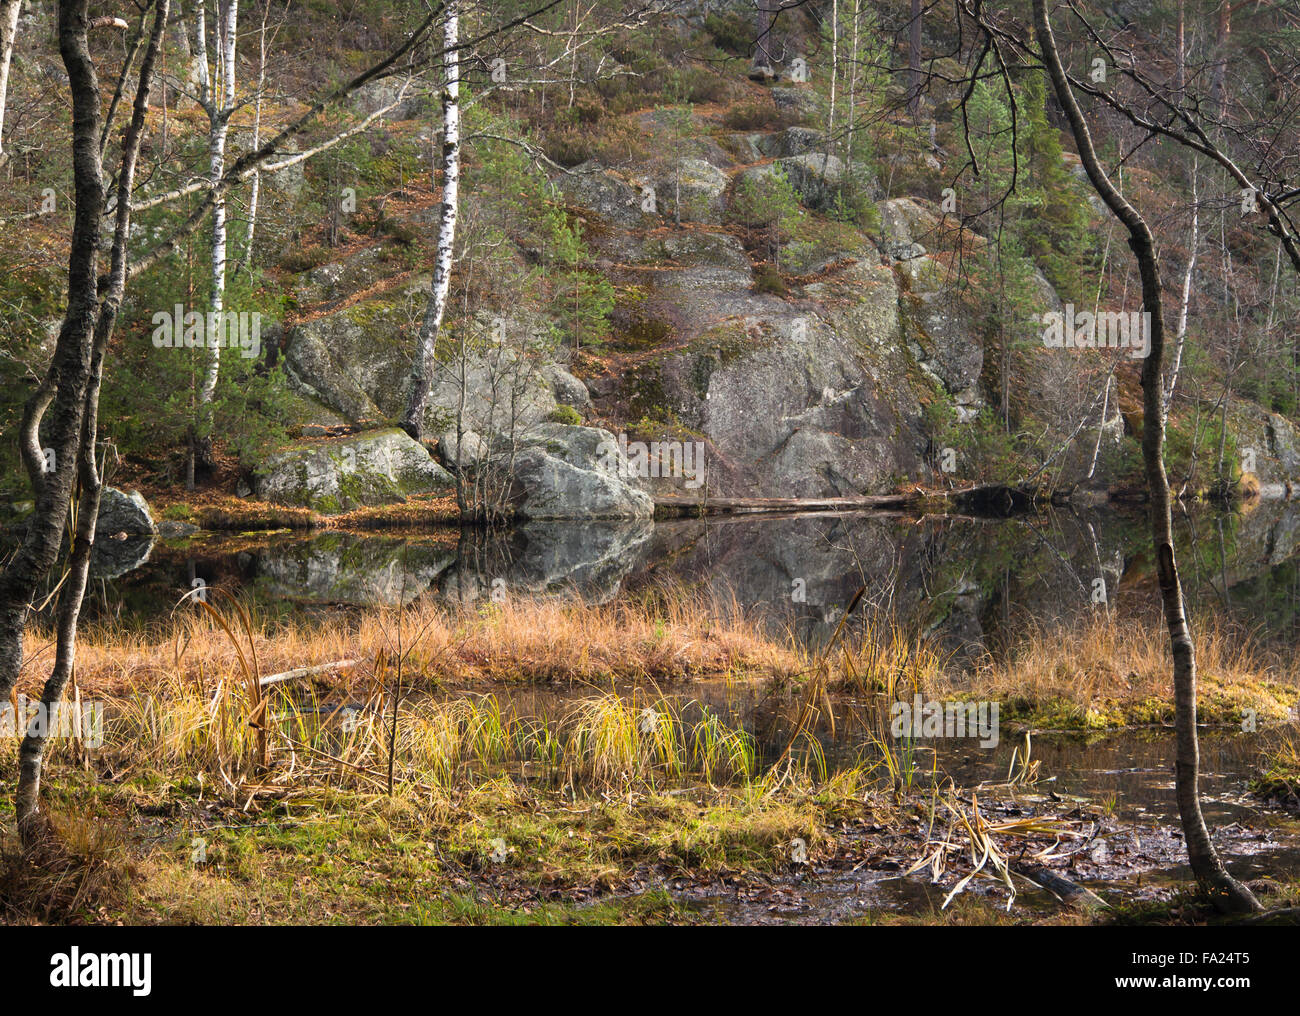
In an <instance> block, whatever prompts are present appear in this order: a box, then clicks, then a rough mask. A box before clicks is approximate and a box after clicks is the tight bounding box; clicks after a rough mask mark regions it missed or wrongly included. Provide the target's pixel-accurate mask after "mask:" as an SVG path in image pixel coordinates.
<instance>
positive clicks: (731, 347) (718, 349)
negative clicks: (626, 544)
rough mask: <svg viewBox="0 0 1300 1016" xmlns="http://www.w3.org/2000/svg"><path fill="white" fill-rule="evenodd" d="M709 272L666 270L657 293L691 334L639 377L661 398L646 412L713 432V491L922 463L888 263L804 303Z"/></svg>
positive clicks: (846, 490)
mask: <svg viewBox="0 0 1300 1016" xmlns="http://www.w3.org/2000/svg"><path fill="white" fill-rule="evenodd" d="M709 281H710V280H708V279H700V278H697V277H696V274H693V273H677V274H675V275H672V276H668V277H666V278H665V280H664V285H663V292H662V293H661V297H660V298H661V299H662V300H664V301H665V303H671V304H672V306H673V307H675V308H678V309H679V312H680V313H681V315H682V318H683V320H682V322H681V331H682V332H683V333H684V334H686V335H690V336H694V338H693V339H692V340H691V341H690V342H689V343H688V345H687V347H686V349H685V351H683V352H680V353H674V354H671V355H668V356H666V357H664V359H663V360H662V361H661V362H660V364H659V366H658V370H657V373H655V374H650V373H649V369H647V371H646V372H645V373H643V375H642V376H641V377H640V378H639V379H638V381H637V384H638V385H639V386H640V388H641V390H642V391H645V392H651V393H654V396H655V399H656V400H658V403H659V404H658V405H657V406H650V407H649V409H650V410H652V411H655V412H658V413H659V414H660V416H664V415H666V414H669V413H671V414H672V415H673V416H674V417H675V418H676V419H678V420H680V421H681V424H682V425H683V426H684V427H686V428H688V429H689V430H691V431H693V432H695V433H697V434H698V435H700V436H702V437H703V438H705V439H707V442H708V444H709V446H710V447H709V448H708V451H707V455H706V472H707V476H708V478H709V480H708V483H709V490H710V492H711V493H713V494H715V495H719V496H771V497H781V496H784V497H816V496H826V495H849V494H857V493H864V492H877V491H880V490H884V489H887V488H888V487H890V486H891V483H892V480H893V479H894V478H895V477H897V476H901V475H906V474H908V473H910V472H911V471H912V470H914V469H916V468H917V467H918V466H919V464H920V452H921V449H922V448H923V446H924V439H923V436H922V434H921V430H920V406H919V403H918V400H917V397H916V394H915V390H914V388H913V383H912V379H911V378H910V377H909V369H910V358H909V357H908V355H907V352H906V350H905V349H904V347H903V345H902V342H901V338H900V334H899V319H898V289H897V287H896V285H895V283H894V278H893V275H892V273H891V272H890V270H889V269H888V268H884V267H882V266H880V265H878V264H870V263H865V262H858V263H857V264H855V265H852V266H850V267H848V268H846V269H844V270H843V271H842V272H841V273H839V274H838V275H837V276H836V278H834V279H833V280H829V281H826V282H822V283H817V284H815V285H810V286H808V287H806V295H807V297H808V298H809V299H808V300H807V302H805V303H803V304H801V305H792V304H790V303H787V302H785V301H782V300H778V299H775V298H772V297H766V296H758V295H754V294H749V293H745V292H743V291H740V290H738V288H737V287H736V286H735V284H734V282H731V283H728V284H727V285H725V286H724V287H723V288H722V289H721V290H720V291H718V290H712V289H710V288H709V287H708V285H707V284H708V282H709ZM669 284H671V286H670V285H669ZM663 486H677V487H684V486H685V485H684V483H682V482H677V483H675V484H667V483H665V482H664V481H661V482H660V483H659V484H657V485H656V488H657V489H658V488H659V487H663ZM665 492H666V491H665ZM678 493H680V494H682V495H683V496H685V495H687V494H688V493H690V492H689V491H687V490H684V489H683V490H680V491H678ZM698 494H699V492H698V491H696V492H695V495H696V496H698Z"/></svg>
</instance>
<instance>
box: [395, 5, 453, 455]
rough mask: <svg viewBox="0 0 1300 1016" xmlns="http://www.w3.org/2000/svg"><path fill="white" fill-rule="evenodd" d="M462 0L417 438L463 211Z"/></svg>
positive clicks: (423, 339)
mask: <svg viewBox="0 0 1300 1016" xmlns="http://www.w3.org/2000/svg"><path fill="white" fill-rule="evenodd" d="M459 45H460V0H449V2H448V4H447V21H446V24H445V25H444V27H443V53H444V54H445V58H444V59H445V64H446V73H447V80H446V83H445V84H444V85H443V89H442V208H441V212H440V215H439V220H438V248H437V254H436V260H435V262H434V267H433V282H432V284H431V286H430V291H429V303H428V307H427V309H426V310H425V314H424V323H423V324H422V325H421V326H420V332H419V335H418V336H417V339H416V348H415V358H414V360H413V361H412V363H411V374H410V380H409V385H410V388H409V392H408V395H407V402H406V413H405V416H404V417H403V419H402V428H403V429H404V430H405V431H406V432H407V433H408V434H410V435H411V436H412V437H413V438H415V439H416V440H417V441H418V440H419V439H420V438H421V436H422V433H423V429H424V413H425V409H426V408H427V406H428V403H429V395H430V393H431V392H432V390H433V372H434V346H435V344H436V343H437V340H438V332H439V330H440V329H441V328H442V318H443V314H444V313H445V311H446V309H447V293H448V292H449V290H450V288H451V269H452V261H453V258H454V255H455V246H456V219H457V217H458V216H459V214H460V50H459V49H458V46H459Z"/></svg>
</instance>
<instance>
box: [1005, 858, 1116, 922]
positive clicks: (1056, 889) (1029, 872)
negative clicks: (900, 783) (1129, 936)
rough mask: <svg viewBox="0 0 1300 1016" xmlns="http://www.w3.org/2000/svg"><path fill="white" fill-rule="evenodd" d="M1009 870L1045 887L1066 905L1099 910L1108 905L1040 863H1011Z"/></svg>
mask: <svg viewBox="0 0 1300 1016" xmlns="http://www.w3.org/2000/svg"><path fill="white" fill-rule="evenodd" d="M1011 870H1012V871H1013V872H1015V873H1016V874H1017V875H1019V876H1021V877H1022V878H1027V879H1028V880H1029V881H1030V882H1033V883H1034V885H1036V886H1038V887H1039V888H1041V889H1046V890H1047V891H1048V892H1049V893H1051V894H1052V895H1053V896H1055V897H1056V898H1057V899H1058V900H1060V901H1061V902H1062V903H1064V904H1065V905H1066V906H1067V907H1085V908H1087V909H1089V910H1099V909H1101V908H1102V907H1108V906H1109V904H1108V903H1107V902H1106V901H1105V900H1103V899H1102V898H1101V897H1100V896H1098V895H1097V894H1096V893H1095V892H1093V891H1092V890H1091V889H1086V888H1084V887H1083V886H1081V885H1078V884H1077V883H1075V882H1071V881H1070V880H1069V879H1068V878H1065V877H1064V876H1063V875H1058V874H1057V873H1056V872H1054V871H1052V870H1050V869H1048V868H1044V867H1043V866H1042V865H1041V864H1024V863H1018V864H1013V865H1011Z"/></svg>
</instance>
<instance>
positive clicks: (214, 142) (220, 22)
mask: <svg viewBox="0 0 1300 1016" xmlns="http://www.w3.org/2000/svg"><path fill="white" fill-rule="evenodd" d="M203 8H204V5H203V4H202V3H200V4H199V24H200V28H199V46H200V56H201V57H202V58H203V70H202V72H201V74H202V85H203V92H204V93H205V94H206V96H207V107H208V108H207V114H208V123H209V132H208V184H209V186H210V187H212V188H213V190H214V191H217V190H218V185H219V184H220V182H221V178H222V176H224V175H225V172H226V141H227V139H228V137H229V134H230V116H231V114H232V113H233V112H234V108H235V44H236V33H237V31H238V25H239V0H227V2H226V3H225V4H224V5H223V6H221V7H219V9H218V15H217V46H216V50H217V53H216V57H217V64H216V71H217V73H216V80H215V81H210V79H209V76H208V69H207V52H206V49H207V47H206V39H205V38H204V31H205V29H204V28H203V18H204V9H203ZM211 262H212V264H211V268H212V275H211V297H210V299H209V301H208V311H209V317H208V321H209V323H211V322H214V321H215V322H217V323H218V329H217V334H209V335H208V336H207V340H208V342H207V363H206V365H205V368H204V374H203V384H202V385H201V387H200V389H199V406H200V414H201V415H206V413H207V412H208V410H207V407H208V406H209V405H210V404H211V402H212V399H213V397H214V396H215V394H216V391H217V381H218V379H219V377H220V372H221V346H220V332H221V331H222V329H221V328H220V321H221V316H222V314H223V313H224V312H225V301H226V199H225V196H224V194H222V193H218V196H217V199H216V200H215V201H214V203H213V206H212V244H211Z"/></svg>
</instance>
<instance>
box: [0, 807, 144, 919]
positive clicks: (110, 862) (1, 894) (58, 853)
mask: <svg viewBox="0 0 1300 1016" xmlns="http://www.w3.org/2000/svg"><path fill="white" fill-rule="evenodd" d="M37 820H38V821H39V822H40V823H41V827H40V828H39V829H38V831H37V832H36V834H35V837H34V839H33V842H32V843H30V844H29V845H27V846H22V845H20V844H19V842H18V837H17V836H16V835H13V834H10V835H7V836H6V837H5V840H4V842H3V845H2V846H0V915H3V917H4V922H5V923H12V924H50V923H54V924H77V923H82V922H85V921H93V920H95V919H96V918H97V917H98V916H100V915H102V913H103V912H105V911H106V910H108V909H111V908H116V907H119V906H120V905H121V904H122V902H123V901H124V900H125V898H126V895H127V893H128V892H129V890H130V887H131V884H132V882H133V881H134V879H135V877H136V875H137V872H136V870H135V867H134V865H133V864H132V863H131V861H130V859H129V857H128V854H127V848H126V841H125V839H124V837H123V835H122V833H121V831H120V830H119V829H118V828H117V827H116V826H115V825H113V824H112V823H109V822H105V821H103V820H102V819H99V818H87V817H83V816H61V815H55V814H42V815H40V816H38V819H37Z"/></svg>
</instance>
